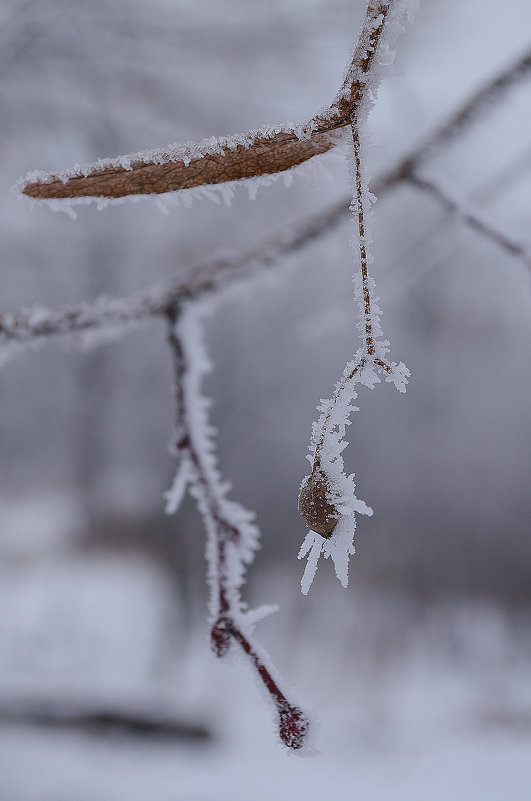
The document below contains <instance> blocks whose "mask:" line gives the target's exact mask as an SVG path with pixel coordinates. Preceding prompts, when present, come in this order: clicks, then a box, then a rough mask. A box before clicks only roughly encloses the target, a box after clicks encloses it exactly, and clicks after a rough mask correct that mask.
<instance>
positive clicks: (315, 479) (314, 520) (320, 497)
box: [299, 471, 338, 539]
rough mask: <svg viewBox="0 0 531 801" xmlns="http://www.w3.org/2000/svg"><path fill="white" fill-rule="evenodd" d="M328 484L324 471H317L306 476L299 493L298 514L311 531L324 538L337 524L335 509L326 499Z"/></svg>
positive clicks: (328, 535) (330, 533) (328, 491)
mask: <svg viewBox="0 0 531 801" xmlns="http://www.w3.org/2000/svg"><path fill="white" fill-rule="evenodd" d="M329 494H330V485H329V483H328V479H327V477H326V476H325V474H324V473H322V472H321V471H318V472H316V473H312V475H311V476H308V478H307V479H306V481H305V482H304V484H303V485H302V487H301V491H300V495H299V514H300V516H301V517H302V519H303V520H304V522H305V523H306V525H307V526H308V528H311V529H312V531H315V532H317V534H320V535H321V537H325V538H326V539H327V538H328V537H330V536H331V535H332V533H333V531H334V529H335V527H336V524H337V517H338V515H337V510H336V508H335V506H333V504H332V503H330V501H329V500H328V497H327V496H328V495H329Z"/></svg>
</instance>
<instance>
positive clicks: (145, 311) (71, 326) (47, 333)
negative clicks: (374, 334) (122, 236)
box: [0, 200, 348, 349]
mask: <svg viewBox="0 0 531 801" xmlns="http://www.w3.org/2000/svg"><path fill="white" fill-rule="evenodd" d="M347 214H348V200H341V201H340V202H339V203H334V204H333V205H331V206H330V207H329V208H327V209H326V211H325V212H323V213H321V214H317V215H312V216H310V217H306V218H304V219H303V220H300V221H299V222H297V223H296V224H295V225H292V226H289V227H288V228H286V229H285V230H284V231H281V232H280V233H279V234H277V235H275V236H272V237H269V238H268V239H266V240H264V241H263V242H262V243H260V244H259V245H257V246H256V247H254V248H252V250H249V251H247V252H246V253H244V254H242V255H240V256H236V257H226V258H218V259H212V260H210V261H207V262H205V263H204V264H202V265H199V266H197V267H195V268H192V269H188V270H184V271H183V277H182V278H177V279H175V280H173V281H171V282H169V283H167V284H163V285H160V286H155V287H149V288H148V289H146V290H144V291H143V292H139V293H137V294H135V295H130V296H128V297H124V298H108V297H101V298H99V299H97V300H96V301H94V302H92V303H84V304H78V305H74V306H67V307H65V308H63V309H45V308H41V307H30V308H25V309H24V308H23V309H19V310H18V311H15V312H4V313H3V314H0V346H2V345H3V346H4V347H5V346H8V345H10V344H11V345H14V346H15V347H16V348H17V349H24V348H28V347H38V346H40V345H44V344H46V342H48V341H50V340H52V339H56V338H63V337H68V336H70V335H80V334H85V333H86V334H90V332H101V331H105V330H108V329H110V330H115V329H116V330H118V329H121V328H126V327H128V326H135V325H139V324H142V323H144V322H146V320H149V319H150V318H153V317H160V316H163V315H164V314H166V313H167V311H168V309H170V308H172V307H173V306H174V305H175V303H176V302H177V301H182V300H185V299H191V298H196V297H198V296H199V295H202V294H205V293H207V292H218V291H220V290H222V289H224V288H225V287H227V286H230V285H231V284H233V283H235V282H237V281H240V280H244V279H249V278H251V277H252V276H254V275H257V274H259V273H260V272H261V270H262V269H263V268H268V267H274V266H276V265H277V264H278V262H280V261H281V260H282V259H283V258H285V257H286V256H288V255H289V254H290V253H295V252H297V251H298V250H300V249H302V248H304V247H307V246H308V245H310V244H311V243H312V242H314V241H316V240H318V239H319V238H320V237H321V236H323V235H324V234H326V233H329V232H330V231H332V230H333V229H334V228H335V227H336V226H337V225H338V224H339V223H340V222H341V220H343V219H344V218H345V217H346V216H347ZM78 341H79V343H80V344H81V343H82V342H83V339H82V338H81V339H79V340H78Z"/></svg>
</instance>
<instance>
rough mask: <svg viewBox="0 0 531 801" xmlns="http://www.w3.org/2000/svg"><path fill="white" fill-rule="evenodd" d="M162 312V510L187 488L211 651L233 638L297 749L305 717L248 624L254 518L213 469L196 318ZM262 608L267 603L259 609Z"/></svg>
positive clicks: (185, 312) (221, 652)
mask: <svg viewBox="0 0 531 801" xmlns="http://www.w3.org/2000/svg"><path fill="white" fill-rule="evenodd" d="M167 316H168V322H169V333H168V341H169V345H170V349H171V353H172V358H173V373H174V387H175V390H174V395H175V442H174V450H175V453H176V455H177V457H178V459H179V465H178V470H177V476H176V480H175V482H174V486H173V487H172V489H171V490H170V492H169V493H168V502H169V507H170V509H169V511H172V512H173V511H175V509H176V506H177V505H178V503H179V501H180V498H181V497H182V494H183V492H184V490H185V489H186V486H188V487H189V490H190V493H191V495H192V496H193V497H194V499H195V501H196V503H197V507H198V510H199V512H200V514H201V517H202V519H203V522H204V525H205V530H206V534H207V550H206V553H207V560H208V577H209V583H210V616H211V632H210V639H211V644H212V649H213V651H214V653H215V654H216V656H218V657H222V656H225V654H226V653H227V651H228V650H229V647H230V643H231V640H234V641H235V642H236V643H238V645H239V646H240V647H241V649H242V650H243V652H244V653H245V654H246V655H247V656H248V657H249V659H250V661H251V664H252V665H253V667H254V668H255V670H256V671H257V673H258V675H259V676H260V678H261V679H262V682H263V684H264V687H265V688H266V690H267V692H268V693H269V696H270V697H271V699H272V701H273V703H274V706H275V709H276V712H277V715H278V730H279V735H280V738H281V740H282V742H283V743H284V744H285V745H286V746H287V747H288V748H291V749H295V750H297V749H300V748H301V747H302V746H303V744H304V740H305V737H306V735H307V732H308V729H309V722H308V720H307V719H306V717H305V715H304V713H303V712H302V710H301V709H300V708H299V707H298V706H295V705H294V704H292V703H290V702H289V701H288V699H287V697H286V694H285V693H284V691H283V690H282V689H281V683H280V679H279V677H278V675H277V673H276V670H275V669H274V667H273V666H272V665H271V663H270V660H269V658H268V656H267V655H266V653H265V652H264V651H263V649H261V648H260V647H259V646H258V645H257V644H256V643H255V642H254V641H253V639H252V636H251V632H252V624H251V622H250V621H251V620H252V621H253V623H254V622H256V620H257V619H259V618H260V617H262V616H263V615H261V614H260V610H257V611H256V612H248V611H247V609H246V605H245V604H244V603H243V602H242V599H241V595H240V589H241V586H242V584H243V582H244V573H245V568H246V566H247V565H248V564H249V563H250V562H251V561H252V559H253V557H254V552H255V550H256V548H257V544H258V537H259V532H258V529H257V527H256V526H255V524H254V522H253V519H254V515H253V514H251V513H250V512H248V511H247V510H246V509H244V508H243V507H241V506H240V505H239V504H237V503H235V502H234V501H229V500H228V499H227V497H226V496H227V489H228V488H227V485H226V484H225V483H224V482H222V480H221V477H220V475H219V473H218V470H217V466H216V458H215V453H214V445H213V442H212V437H211V429H210V427H209V425H208V420H207V415H206V405H207V404H206V401H205V398H203V397H202V396H201V394H200V382H201V377H202V374H203V372H204V370H205V369H207V365H208V362H207V359H206V355H205V353H204V352H203V346H202V343H201V334H200V331H199V329H198V323H197V319H194V318H193V316H192V309H191V307H190V306H189V305H188V307H187V308H186V309H183V308H182V307H178V306H175V307H174V308H173V309H172V310H169V311H168V313H167ZM269 611H271V609H270V608H267V609H266V612H265V613H266V614H268V613H269Z"/></svg>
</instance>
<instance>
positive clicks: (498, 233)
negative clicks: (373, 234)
mask: <svg viewBox="0 0 531 801" xmlns="http://www.w3.org/2000/svg"><path fill="white" fill-rule="evenodd" d="M407 180H408V182H409V183H411V184H412V185H413V186H416V187H418V188H419V189H421V190H422V191H424V192H428V193H429V194H430V195H432V196H433V197H434V198H435V199H436V200H438V201H439V203H440V204H441V205H442V206H443V207H444V208H446V209H448V211H451V212H453V213H454V214H455V215H456V217H457V218H458V219H459V220H460V222H462V223H464V225H467V226H469V227H470V228H472V229H473V230H475V231H477V232H478V233H480V234H481V235H482V236H483V237H485V238H486V239H488V240H489V241H490V242H493V243H494V244H495V245H496V246H497V247H499V248H501V249H502V250H504V251H506V252H507V253H510V254H511V255H512V256H515V257H516V258H518V259H520V261H522V262H523V264H525V265H526V267H527V268H528V269H531V252H530V251H529V249H528V248H526V247H525V246H524V245H523V244H522V243H521V242H519V241H518V240H517V239H514V238H513V237H511V236H510V235H509V234H507V233H506V232H505V231H502V230H501V229H500V228H497V227H496V225H495V224H494V223H492V222H491V221H490V220H487V219H486V218H485V217H483V216H482V215H481V213H480V212H479V211H476V210H475V209H473V208H471V207H470V206H468V205H466V204H465V203H464V202H462V201H461V200H458V199H457V198H456V197H454V196H453V195H452V194H451V193H450V191H449V190H447V189H445V188H444V187H443V186H442V185H441V184H440V183H438V182H437V181H434V180H433V179H430V178H427V177H425V176H423V175H418V174H417V173H414V172H410V173H409V175H408V177H407Z"/></svg>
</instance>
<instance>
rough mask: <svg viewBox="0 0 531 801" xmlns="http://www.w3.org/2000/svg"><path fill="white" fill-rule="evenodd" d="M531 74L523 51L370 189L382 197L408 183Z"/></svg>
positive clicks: (530, 58)
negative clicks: (419, 168) (429, 160)
mask: <svg viewBox="0 0 531 801" xmlns="http://www.w3.org/2000/svg"><path fill="white" fill-rule="evenodd" d="M529 72H531V51H529V50H528V51H526V52H525V53H523V54H522V55H521V56H520V57H519V58H517V59H516V60H515V61H514V62H513V63H512V64H511V65H510V66H509V67H507V68H506V69H505V70H504V71H503V72H501V73H498V74H497V75H495V76H494V77H493V78H492V79H491V80H490V81H488V82H487V83H486V84H485V85H484V86H482V87H481V88H480V89H478V90H477V91H476V92H474V94H472V95H471V96H470V97H469V98H468V99H467V100H465V102H464V103H463V104H462V105H461V106H459V108H457V109H456V110H455V111H454V113H453V114H452V115H451V116H450V117H449V118H448V119H447V120H445V121H444V122H443V123H442V125H440V126H438V127H437V128H436V129H435V131H433V132H432V133H431V134H429V135H428V137H427V138H426V139H425V140H424V142H422V143H421V144H420V145H418V146H417V147H415V149H414V150H413V152H412V153H410V154H409V155H408V156H406V157H405V158H404V159H402V160H401V161H400V162H399V163H398V164H397V165H396V166H395V167H394V168H393V169H392V170H391V171H390V172H389V173H387V175H385V176H383V177H382V178H381V179H380V180H379V181H377V182H376V184H375V185H374V187H373V191H374V192H375V194H376V195H378V196H380V195H383V194H385V192H386V191H388V190H389V189H391V188H392V187H393V186H396V184H397V183H400V181H403V180H404V179H407V178H408V176H409V173H411V172H414V171H415V169H416V168H417V167H418V165H419V164H420V163H421V162H422V161H424V160H426V159H427V158H428V157H429V156H430V155H431V154H432V153H433V152H434V151H435V150H437V149H438V148H440V147H442V146H443V145H446V144H447V143H448V142H449V141H451V140H452V139H453V138H454V137H455V136H457V135H458V134H459V133H461V132H462V131H463V129H464V128H465V127H467V126H468V125H470V124H471V123H473V122H475V121H476V120H477V119H478V118H479V116H480V115H481V114H482V113H484V112H485V111H488V110H489V109H490V108H491V107H492V104H493V103H494V102H495V101H496V100H497V99H498V98H499V97H500V96H501V95H502V94H503V93H504V92H507V91H508V90H509V89H511V87H512V86H514V85H515V84H516V83H518V82H519V81H521V80H522V79H524V78H525V77H527V75H528V74H529Z"/></svg>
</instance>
